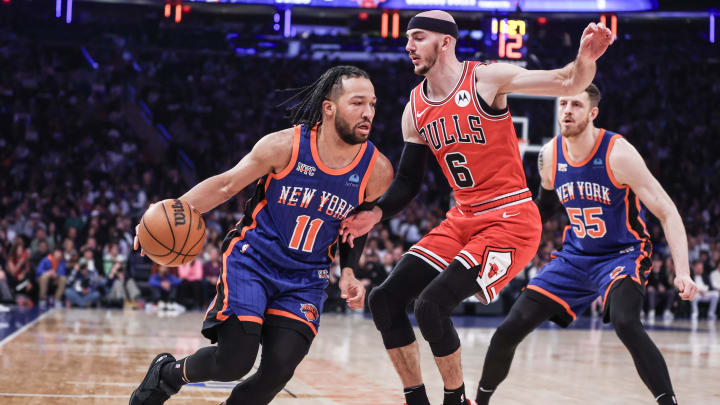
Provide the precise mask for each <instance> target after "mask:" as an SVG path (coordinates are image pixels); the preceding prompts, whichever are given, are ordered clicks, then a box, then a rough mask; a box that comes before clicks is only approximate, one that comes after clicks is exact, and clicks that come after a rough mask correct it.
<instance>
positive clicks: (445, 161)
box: [410, 62, 532, 212]
mask: <svg viewBox="0 0 720 405" xmlns="http://www.w3.org/2000/svg"><path fill="white" fill-rule="evenodd" d="M479 64H480V62H464V63H463V73H462V76H461V77H460V80H459V82H458V83H457V85H456V86H455V88H454V90H453V91H452V92H451V93H450V94H449V95H448V96H447V97H446V98H445V99H444V100H441V101H437V102H436V101H430V100H429V99H428V97H427V96H426V94H425V86H426V83H427V79H426V80H423V81H422V83H420V84H419V85H418V86H417V87H415V89H413V91H412V93H411V94H410V103H411V108H412V116H413V122H414V124H415V129H416V130H417V131H418V133H419V134H420V137H421V138H422V139H423V140H424V141H425V143H427V145H428V147H429V148H430V149H431V150H432V152H433V154H434V155H435V158H436V159H437V161H438V163H439V164H440V167H441V168H442V170H443V173H445V177H447V180H448V182H449V183H450V186H452V188H453V190H454V192H455V200H456V201H457V203H458V206H459V207H460V208H461V209H462V210H471V211H473V212H480V211H485V210H491V209H495V208H499V207H500V206H507V205H508V204H512V203H520V202H525V201H529V199H530V198H531V195H532V194H531V193H530V191H529V190H528V188H527V184H526V182H525V173H524V172H523V165H522V159H521V157H520V150H519V148H518V140H517V135H515V128H514V127H513V123H512V118H511V117H510V112H509V111H508V109H507V107H506V108H505V109H504V110H502V111H497V110H494V109H492V108H491V107H489V106H488V105H487V103H485V102H484V101H483V100H482V98H481V97H480V96H479V95H478V94H477V92H476V91H475V67H476V66H478V65H479Z"/></svg>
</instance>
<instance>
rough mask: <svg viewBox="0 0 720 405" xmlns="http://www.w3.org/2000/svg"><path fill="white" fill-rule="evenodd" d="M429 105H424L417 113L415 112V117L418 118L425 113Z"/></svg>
mask: <svg viewBox="0 0 720 405" xmlns="http://www.w3.org/2000/svg"><path fill="white" fill-rule="evenodd" d="M429 108H430V107H426V108H425V109H424V110H422V111H420V112H419V113H415V117H417V118H420V117H422V115H423V114H425V111H427V110H428V109H429Z"/></svg>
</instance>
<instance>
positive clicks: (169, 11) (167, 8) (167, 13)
mask: <svg viewBox="0 0 720 405" xmlns="http://www.w3.org/2000/svg"><path fill="white" fill-rule="evenodd" d="M170 14H172V6H171V5H170V3H165V18H170Z"/></svg>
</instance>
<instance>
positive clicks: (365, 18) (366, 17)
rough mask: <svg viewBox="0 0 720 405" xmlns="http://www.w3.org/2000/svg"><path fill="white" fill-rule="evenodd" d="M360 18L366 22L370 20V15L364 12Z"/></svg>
mask: <svg viewBox="0 0 720 405" xmlns="http://www.w3.org/2000/svg"><path fill="white" fill-rule="evenodd" d="M358 18H359V19H361V20H362V21H365V20H367V19H368V13H366V12H364V11H363V12H362V13H360V14H358Z"/></svg>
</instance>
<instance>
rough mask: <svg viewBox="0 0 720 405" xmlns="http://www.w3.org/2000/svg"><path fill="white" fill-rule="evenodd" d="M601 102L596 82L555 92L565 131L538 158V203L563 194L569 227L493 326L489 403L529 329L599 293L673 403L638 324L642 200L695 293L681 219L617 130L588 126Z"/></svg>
mask: <svg viewBox="0 0 720 405" xmlns="http://www.w3.org/2000/svg"><path fill="white" fill-rule="evenodd" d="M599 102H600V91H599V90H598V88H597V87H596V86H595V85H590V86H589V87H588V88H587V89H586V90H585V91H584V92H582V93H580V94H578V95H575V96H571V97H560V98H559V99H558V109H559V111H558V118H559V121H560V122H559V124H560V129H561V135H560V136H557V137H555V138H554V139H553V140H552V141H550V142H549V143H547V144H546V145H545V146H543V148H542V150H541V151H540V154H539V156H538V168H539V170H540V176H541V188H540V194H539V197H538V198H537V199H536V202H537V204H538V206H539V208H540V213H541V215H542V218H543V220H546V219H547V218H548V217H550V216H551V215H552V214H553V211H554V208H556V206H557V205H558V204H557V202H558V199H559V200H560V202H561V203H562V205H563V206H564V207H565V210H566V211H567V214H568V217H569V219H570V224H571V225H568V226H567V227H566V228H565V231H564V236H563V245H562V248H561V250H560V251H558V252H554V253H553V256H552V257H553V259H552V260H551V261H550V262H549V263H548V264H546V265H545V266H544V267H543V268H542V269H541V270H540V272H539V273H538V275H537V276H536V277H535V278H533V279H532V280H531V281H530V284H529V285H528V287H527V289H526V290H525V291H524V292H523V293H522V294H521V295H520V298H518V300H517V301H516V302H515V305H514V306H513V307H512V309H511V310H510V313H509V314H508V316H507V318H506V319H505V321H503V323H502V324H501V325H500V326H499V327H498V329H497V331H495V334H494V335H493V337H492V340H491V342H490V347H489V349H488V352H487V355H486V357H485V366H484V368H483V374H482V379H481V380H480V386H479V390H478V397H477V400H478V403H479V404H487V403H489V399H490V395H491V394H492V392H493V391H494V390H495V389H496V388H497V386H498V384H500V382H502V381H503V380H504V379H505V377H506V376H507V374H508V372H509V370H510V363H511V362H512V358H513V355H514V353H515V348H516V347H517V345H518V344H519V343H520V342H521V341H522V340H523V339H524V338H525V336H527V335H528V334H529V333H530V332H532V331H533V330H534V329H535V328H537V327H538V326H540V324H542V323H543V322H545V321H546V320H548V319H550V320H552V321H553V322H555V323H557V324H558V325H560V326H562V327H567V326H568V325H569V324H570V323H571V322H572V321H573V320H574V319H575V316H576V314H582V313H583V312H584V311H585V310H586V309H587V308H588V307H589V306H590V304H591V303H592V302H593V301H594V300H595V299H596V298H597V297H598V295H599V296H601V297H602V299H603V308H604V318H603V319H604V321H605V322H611V323H612V325H613V327H614V328H615V332H616V333H617V335H618V337H619V338H620V340H621V341H622V342H623V344H624V345H625V347H627V349H628V350H629V351H630V354H631V355H632V358H633V360H634V361H635V367H636V368H637V371H638V373H639V374H640V378H642V381H643V382H644V383H645V385H647V387H648V388H649V389H650V391H651V392H652V394H653V395H654V396H655V399H656V400H657V402H658V403H659V404H668V405H670V404H677V401H676V399H675V395H674V393H673V388H672V384H671V382H670V375H669V374H668V369H667V365H666V364H665V360H664V359H663V357H662V354H661V353H660V351H659V350H658V348H657V347H656V346H655V344H654V343H653V342H652V340H651V339H650V337H649V336H648V335H647V333H646V332H645V330H644V329H643V326H642V324H641V323H640V312H641V309H642V305H643V295H644V291H645V285H646V277H647V275H648V273H649V272H650V267H651V263H650V256H651V254H652V244H651V242H650V236H649V235H648V233H647V230H646V229H645V207H647V208H648V209H649V210H650V212H652V213H653V214H654V215H655V216H656V217H657V218H658V219H659V220H660V222H661V224H662V227H663V231H664V232H665V237H666V238H667V240H668V245H669V246H670V252H671V253H672V257H673V261H674V262H675V266H676V267H675V269H676V270H675V287H676V288H677V290H678V291H679V293H680V297H681V298H682V299H685V300H691V299H692V298H693V297H694V296H695V294H696V292H697V287H696V286H695V283H694V282H693V281H692V278H691V277H690V268H689V262H688V247H687V236H686V234H685V227H684V226H683V223H682V219H681V218H680V214H679V213H678V211H677V208H676V207H675V204H674V203H673V202H672V200H671V199H670V197H669V196H668V195H667V193H666V192H665V190H663V188H662V186H661V185H660V183H658V181H657V180H656V179H655V178H654V177H653V175H652V174H651V173H650V171H649V170H648V168H647V166H645V162H644V161H643V159H642V157H641V156H640V154H639V153H638V152H637V150H635V148H634V147H633V146H632V145H631V144H630V143H628V142H627V141H626V140H625V138H623V137H622V136H621V135H619V134H616V133H613V132H610V131H607V130H604V129H600V128H596V127H595V126H594V125H593V120H594V119H595V117H597V115H598V113H599V110H598V103H599ZM547 163H549V164H547ZM610 399H611V398H609V397H608V398H607V399H606V400H607V401H609V400H610ZM609 402H612V401H609Z"/></svg>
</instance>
